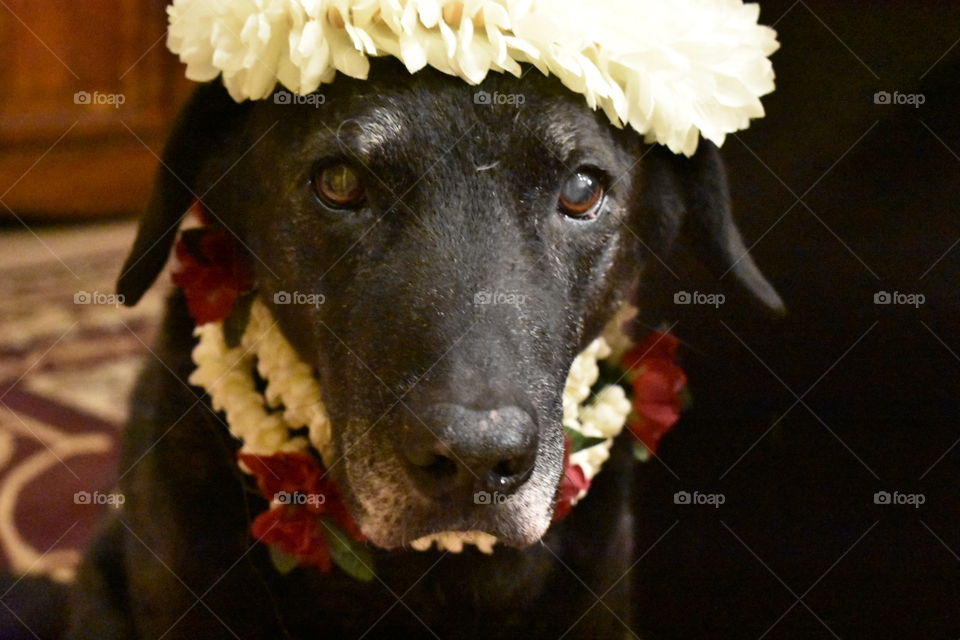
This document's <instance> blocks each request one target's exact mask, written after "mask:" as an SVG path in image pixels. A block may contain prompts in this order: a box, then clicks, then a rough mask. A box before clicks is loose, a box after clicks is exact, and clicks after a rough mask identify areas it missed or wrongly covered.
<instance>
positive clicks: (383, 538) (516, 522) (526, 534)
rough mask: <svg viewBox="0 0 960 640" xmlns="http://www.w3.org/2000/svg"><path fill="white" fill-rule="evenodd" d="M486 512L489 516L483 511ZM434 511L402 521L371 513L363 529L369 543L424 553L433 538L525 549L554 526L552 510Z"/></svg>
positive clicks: (413, 514)
mask: <svg viewBox="0 0 960 640" xmlns="http://www.w3.org/2000/svg"><path fill="white" fill-rule="evenodd" d="M548 504H549V503H548ZM484 509H485V510H487V511H488V513H483V512H482V511H481V510H484ZM431 511H432V510H429V509H427V510H423V511H420V512H410V511H408V512H407V513H405V514H403V515H402V516H401V517H399V518H396V517H391V516H386V517H384V516H383V515H381V514H369V513H368V514H367V515H366V517H364V518H363V519H362V520H361V521H360V523H359V524H360V529H361V531H362V532H363V534H364V536H366V538H367V540H368V541H370V543H372V544H374V545H376V546H378V547H381V548H383V549H390V550H396V549H405V548H410V549H417V550H423V549H424V548H426V547H429V540H430V539H431V538H438V537H439V538H446V539H451V538H453V539H458V540H460V541H461V542H466V543H468V544H469V543H470V542H471V541H472V540H476V539H478V538H479V539H481V540H490V539H491V536H492V537H493V538H495V539H496V542H497V543H499V544H503V545H506V546H509V547H515V548H521V549H522V548H525V547H529V546H530V545H532V544H534V543H536V542H537V541H539V540H540V539H541V538H542V537H543V535H544V534H545V533H546V532H547V529H548V528H549V526H550V522H551V517H550V514H549V513H548V511H549V508H547V509H538V510H537V511H539V512H540V513H534V514H530V513H528V512H526V511H520V512H518V511H511V510H508V509H504V508H503V507H502V506H485V507H478V508H476V509H470V510H468V511H467V512H466V513H464V514H462V515H460V516H456V517H451V515H450V514H449V513H436V512H431ZM415 543H419V544H415ZM424 543H426V544H424ZM478 546H481V547H482V546H483V545H478Z"/></svg>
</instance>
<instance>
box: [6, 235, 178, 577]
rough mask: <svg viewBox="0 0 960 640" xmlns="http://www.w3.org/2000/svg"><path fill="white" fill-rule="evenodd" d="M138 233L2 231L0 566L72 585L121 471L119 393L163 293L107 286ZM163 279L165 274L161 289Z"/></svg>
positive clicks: (145, 351) (131, 374) (123, 401)
mask: <svg viewBox="0 0 960 640" xmlns="http://www.w3.org/2000/svg"><path fill="white" fill-rule="evenodd" d="M133 235H134V226H133V225H132V224H131V223H113V224H108V225H96V226H89V227H77V228H58V229H51V230H38V231H36V233H33V232H30V231H27V230H24V229H23V228H22V227H21V228H20V229H16V228H10V229H4V230H3V231H0V300H2V306H0V563H2V566H3V567H4V568H5V569H12V570H14V571H17V572H29V573H44V574H47V575H50V576H53V577H54V578H56V579H58V580H68V579H69V578H70V577H71V576H72V575H73V572H74V569H75V567H76V565H77V562H78V561H79V558H80V549H81V547H82V546H83V545H84V543H85V542H86V541H87V540H88V539H89V537H90V535H91V534H92V532H93V531H94V530H95V528H96V525H97V522H98V521H99V520H100V518H101V517H102V516H103V513H104V512H105V510H107V509H109V508H111V506H110V505H111V504H115V503H117V502H118V501H120V500H122V496H119V495H118V494H115V493H111V491H112V487H113V485H114V482H115V480H116V478H117V476H118V473H122V471H118V470H117V468H116V462H117V442H118V437H119V434H120V430H121V428H122V425H123V421H124V416H125V415H126V411H127V395H128V392H129V389H130V387H131V385H132V383H133V381H134V379H135V376H136V373H137V370H138V368H139V367H140V364H141V363H142V361H143V358H145V357H149V348H148V346H147V345H149V344H150V343H151V341H152V340H153V335H154V332H155V326H156V321H157V319H158V315H159V313H160V311H161V306H162V300H163V296H164V291H165V287H164V286H158V287H156V288H155V290H153V291H151V292H150V293H149V294H148V295H147V296H146V297H145V298H144V300H143V301H142V302H141V303H140V304H139V305H138V306H137V307H136V308H134V309H127V308H125V307H118V306H117V305H116V304H115V303H116V301H115V300H114V299H113V297H112V293H113V282H114V279H115V277H116V275H117V273H118V270H119V268H120V265H121V263H122V261H123V258H124V256H125V252H126V250H127V247H129V245H130V244H131V242H132V240H133ZM168 281H169V278H167V277H166V276H163V277H162V282H163V283H166V282H168Z"/></svg>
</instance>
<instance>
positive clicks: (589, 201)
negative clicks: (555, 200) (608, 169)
mask: <svg viewBox="0 0 960 640" xmlns="http://www.w3.org/2000/svg"><path fill="white" fill-rule="evenodd" d="M603 196H604V189H603V183H602V182H601V180H600V179H599V178H598V177H597V176H596V175H595V174H594V173H593V172H591V171H590V170H588V169H581V170H579V171H577V172H576V173H575V174H573V175H572V176H571V177H570V178H568V179H567V181H566V182H564V183H563V187H562V188H561V189H560V202H559V204H560V211H561V212H562V213H563V214H564V215H566V216H570V217H571V218H577V219H579V220H589V219H592V218H595V217H596V216H597V212H598V210H599V209H600V203H602V202H603Z"/></svg>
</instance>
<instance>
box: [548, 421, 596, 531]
mask: <svg viewBox="0 0 960 640" xmlns="http://www.w3.org/2000/svg"><path fill="white" fill-rule="evenodd" d="M563 439H564V447H563V478H562V479H561V480H560V488H559V490H558V491H557V504H556V506H555V507H554V509H553V521H554V522H559V521H560V520H563V519H564V518H566V517H567V515H569V513H570V510H571V509H573V501H574V500H576V499H577V496H579V495H580V492H581V491H586V490H588V489H589V488H590V481H589V480H587V477H586V476H585V475H584V473H583V469H581V468H580V465H575V464H574V465H571V464H570V446H571V443H570V437H569V436H564V437H563Z"/></svg>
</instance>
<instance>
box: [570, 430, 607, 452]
mask: <svg viewBox="0 0 960 640" xmlns="http://www.w3.org/2000/svg"><path fill="white" fill-rule="evenodd" d="M563 430H564V431H566V433H567V435H568V436H570V452H571V453H576V452H577V451H580V450H582V449H588V448H590V447H593V446H596V445H598V444H601V443H603V442H606V441H607V439H606V438H588V437H587V436H585V435H583V434H582V433H580V432H579V431H577V430H576V429H571V428H570V427H564V428H563Z"/></svg>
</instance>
